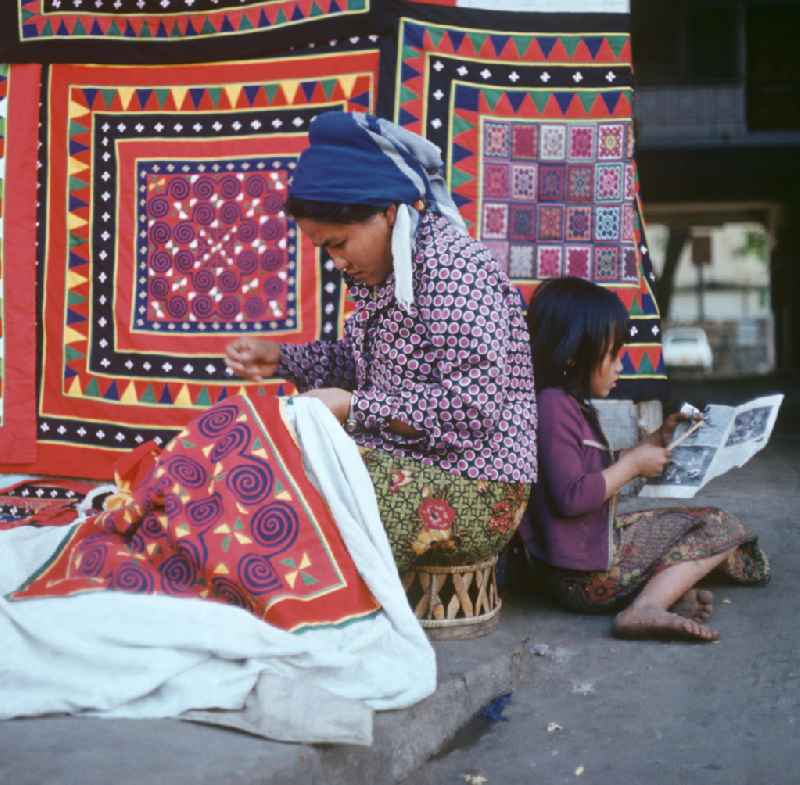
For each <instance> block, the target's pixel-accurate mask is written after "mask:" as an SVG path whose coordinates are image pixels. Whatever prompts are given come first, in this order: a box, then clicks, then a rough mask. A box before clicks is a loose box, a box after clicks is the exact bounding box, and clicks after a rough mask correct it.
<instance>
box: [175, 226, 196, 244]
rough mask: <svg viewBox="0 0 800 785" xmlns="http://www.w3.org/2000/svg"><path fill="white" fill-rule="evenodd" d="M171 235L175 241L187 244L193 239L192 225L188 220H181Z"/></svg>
mask: <svg viewBox="0 0 800 785" xmlns="http://www.w3.org/2000/svg"><path fill="white" fill-rule="evenodd" d="M172 236H173V237H174V238H175V242H176V243H181V244H182V245H189V243H190V242H192V240H194V237H195V235H194V226H192V224H191V223H190V222H189V221H181V222H180V223H179V224H178V225H177V226H176V227H175V228H174V229H173V230H172Z"/></svg>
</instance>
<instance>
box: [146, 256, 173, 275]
mask: <svg viewBox="0 0 800 785" xmlns="http://www.w3.org/2000/svg"><path fill="white" fill-rule="evenodd" d="M150 266H151V267H152V268H153V269H154V270H155V271H156V272H157V273H165V272H167V270H169V268H170V267H172V257H171V256H170V255H169V254H168V253H167V252H166V251H156V252H155V253H154V254H153V255H152V256H151V257H150Z"/></svg>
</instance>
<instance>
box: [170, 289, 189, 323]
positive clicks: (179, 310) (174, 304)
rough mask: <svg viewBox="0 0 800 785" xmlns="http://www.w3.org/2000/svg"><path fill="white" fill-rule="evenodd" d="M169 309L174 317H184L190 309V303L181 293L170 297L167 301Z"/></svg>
mask: <svg viewBox="0 0 800 785" xmlns="http://www.w3.org/2000/svg"><path fill="white" fill-rule="evenodd" d="M167 311H169V315H170V316H172V317H173V318H174V319H183V317H184V316H186V314H187V313H188V311H189V303H188V302H187V301H186V298H185V297H183V296H182V295H180V294H176V295H175V296H174V297H170V298H169V300H168V301H167Z"/></svg>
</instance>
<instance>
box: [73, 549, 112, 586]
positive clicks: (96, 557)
mask: <svg viewBox="0 0 800 785" xmlns="http://www.w3.org/2000/svg"><path fill="white" fill-rule="evenodd" d="M80 554H81V564H80V567H78V572H79V573H80V574H81V575H85V576H86V577H88V578H96V577H97V576H98V575H99V574H100V573H101V572H102V570H103V567H104V566H105V563H106V556H107V555H108V545H106V543H105V542H97V541H96V540H85V541H84V543H83V545H81V547H80Z"/></svg>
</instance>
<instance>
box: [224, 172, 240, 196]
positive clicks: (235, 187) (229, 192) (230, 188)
mask: <svg viewBox="0 0 800 785" xmlns="http://www.w3.org/2000/svg"><path fill="white" fill-rule="evenodd" d="M241 191H242V186H241V185H240V183H239V178H238V177H234V176H233V175H232V174H229V175H226V176H225V177H223V178H222V180H220V183H219V192H220V193H221V194H222V198H223V199H235V198H236V197H237V196H238V195H239V194H240V193H241Z"/></svg>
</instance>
